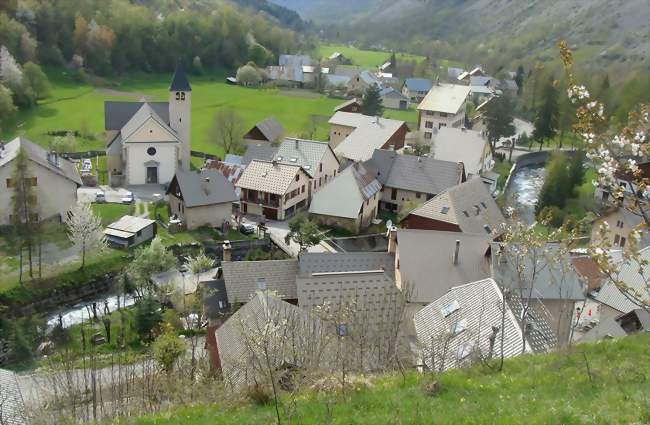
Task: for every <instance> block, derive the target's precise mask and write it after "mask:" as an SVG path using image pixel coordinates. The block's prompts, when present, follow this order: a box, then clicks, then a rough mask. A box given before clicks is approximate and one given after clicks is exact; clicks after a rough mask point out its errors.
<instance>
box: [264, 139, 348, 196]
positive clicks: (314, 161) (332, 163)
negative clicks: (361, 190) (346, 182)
mask: <svg viewBox="0 0 650 425" xmlns="http://www.w3.org/2000/svg"><path fill="white" fill-rule="evenodd" d="M271 159H272V160H275V161H277V162H279V163H282V164H289V165H299V166H301V167H302V169H303V170H304V171H305V172H306V173H307V174H308V175H309V177H310V179H311V182H310V191H311V192H310V196H311V195H312V194H314V193H315V192H318V191H319V190H321V188H323V186H325V185H326V184H327V183H328V182H329V181H331V180H332V179H333V178H334V177H336V175H337V174H338V171H339V168H340V167H341V164H340V163H339V160H338V158H337V157H336V155H335V154H334V151H333V150H332V147H331V146H330V145H329V143H326V142H319V141H316V140H304V139H296V138H286V139H284V140H283V141H282V143H281V144H280V146H278V149H277V151H276V152H275V155H274V156H272V158H271Z"/></svg>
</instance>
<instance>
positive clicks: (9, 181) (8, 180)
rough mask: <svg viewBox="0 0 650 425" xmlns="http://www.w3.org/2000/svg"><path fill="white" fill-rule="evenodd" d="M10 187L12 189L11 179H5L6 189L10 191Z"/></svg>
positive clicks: (12, 182)
mask: <svg viewBox="0 0 650 425" xmlns="http://www.w3.org/2000/svg"><path fill="white" fill-rule="evenodd" d="M12 187H14V181H13V179H7V189H11V188H12Z"/></svg>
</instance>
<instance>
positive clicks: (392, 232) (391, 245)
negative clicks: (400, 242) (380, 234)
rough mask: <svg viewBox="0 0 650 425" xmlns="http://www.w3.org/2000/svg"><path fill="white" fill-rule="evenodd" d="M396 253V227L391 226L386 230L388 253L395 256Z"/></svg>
mask: <svg viewBox="0 0 650 425" xmlns="http://www.w3.org/2000/svg"><path fill="white" fill-rule="evenodd" d="M396 252H397V227H396V226H393V227H391V228H390V229H389V230H388V253H389V254H395V253H396Z"/></svg>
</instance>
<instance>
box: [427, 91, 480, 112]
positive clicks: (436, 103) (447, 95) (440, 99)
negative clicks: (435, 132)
mask: <svg viewBox="0 0 650 425" xmlns="http://www.w3.org/2000/svg"><path fill="white" fill-rule="evenodd" d="M469 92H470V88H469V87H468V86H460V85H454V84H436V85H433V87H431V90H429V93H427V95H426V96H425V97H424V99H423V100H422V102H421V103H420V105H418V110H421V111H437V112H444V113H447V114H455V113H457V112H458V111H459V110H460V108H461V107H462V106H463V104H464V103H465V101H466V100H467V96H469Z"/></svg>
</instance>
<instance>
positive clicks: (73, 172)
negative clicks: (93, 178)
mask: <svg viewBox="0 0 650 425" xmlns="http://www.w3.org/2000/svg"><path fill="white" fill-rule="evenodd" d="M20 149H22V150H23V151H24V152H25V155H27V158H29V160H30V161H32V162H34V163H36V164H38V165H40V166H42V167H44V168H46V169H47V170H49V171H51V172H53V173H55V174H57V175H59V176H62V177H65V178H66V179H68V180H70V181H72V182H74V183H76V184H77V185H78V186H81V185H82V182H81V177H80V176H79V171H78V170H77V168H76V167H75V165H74V164H73V163H72V162H71V161H68V160H67V159H65V158H62V157H61V156H57V158H56V162H55V163H52V162H51V161H50V160H48V151H46V150H45V149H43V148H42V147H40V146H38V145H37V144H35V143H33V142H31V141H29V140H27V139H25V138H23V137H16V138H15V139H14V140H12V141H11V142H9V143H7V144H5V145H4V150H3V151H2V154H1V155H0V167H3V166H5V165H7V164H9V163H10V162H11V161H13V160H14V159H15V158H16V155H18V151H19V150H20ZM42 183H46V182H42Z"/></svg>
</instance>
